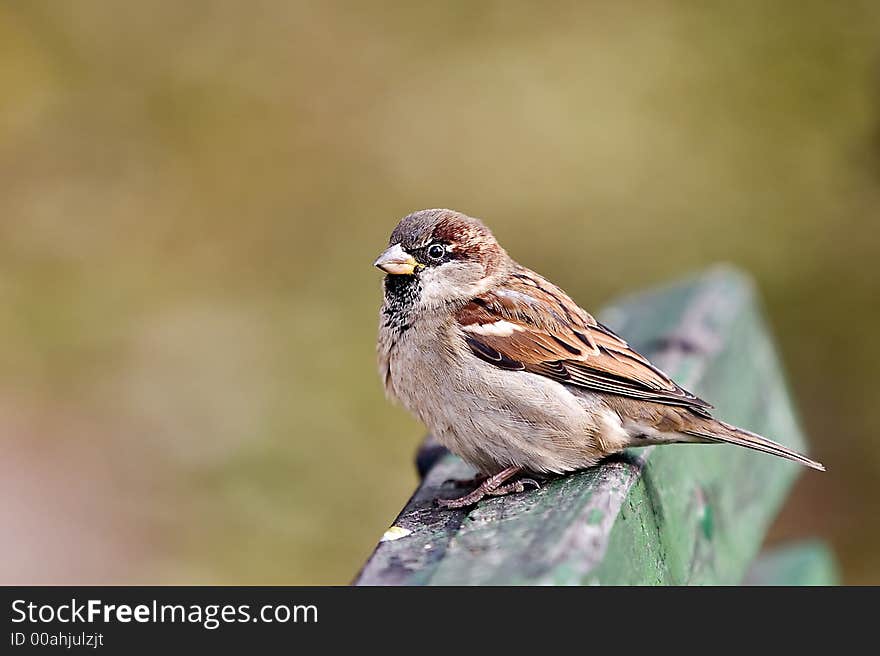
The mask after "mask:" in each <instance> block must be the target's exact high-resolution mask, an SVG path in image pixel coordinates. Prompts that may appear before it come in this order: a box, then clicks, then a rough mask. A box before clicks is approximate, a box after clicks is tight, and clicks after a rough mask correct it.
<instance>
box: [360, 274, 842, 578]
mask: <svg viewBox="0 0 880 656" xmlns="http://www.w3.org/2000/svg"><path fill="white" fill-rule="evenodd" d="M599 318H600V320H601V321H603V322H604V323H606V324H608V325H609V326H610V327H612V328H613V329H614V330H616V331H617V332H618V333H620V334H621V335H622V336H623V337H624V338H626V339H627V341H629V342H630V344H632V345H633V346H634V347H635V348H636V349H637V350H639V351H640V352H642V353H643V354H645V355H647V356H648V357H649V358H651V359H652V360H653V361H654V362H655V363H656V364H658V365H659V366H660V367H661V368H662V369H664V370H665V371H666V372H668V373H669V374H670V375H671V376H672V377H673V378H674V379H675V380H676V381H678V382H679V383H680V384H682V385H683V386H684V387H686V388H688V389H690V390H692V391H693V392H695V393H696V394H698V395H699V396H701V397H703V398H705V399H708V400H709V401H711V402H712V403H713V404H714V405H715V406H716V412H717V415H718V416H719V417H720V418H723V419H725V420H727V421H730V422H732V423H735V424H738V425H740V426H743V427H745V428H749V429H751V430H754V431H756V432H759V433H762V434H764V435H767V436H769V437H772V438H773V439H775V440H777V441H780V442H783V443H785V444H787V445H790V446H793V447H795V448H798V449H802V450H803V449H805V441H804V437H803V434H802V432H801V430H800V428H799V426H798V423H797V420H796V417H795V413H794V410H793V407H792V403H791V399H790V398H789V395H788V392H787V391H786V386H785V380H784V377H783V373H782V369H781V367H780V364H779V360H778V358H777V355H776V352H775V350H774V347H773V343H772V341H771V338H770V336H769V333H768V330H767V327H766V325H765V324H764V322H763V320H762V318H761V313H760V311H759V307H758V303H757V300H756V297H755V292H754V288H753V285H752V283H751V282H750V281H749V279H748V278H747V277H746V276H744V275H743V274H742V273H739V272H737V271H735V270H732V269H730V268H726V267H719V268H716V269H712V270H710V271H708V272H707V273H705V274H704V275H701V276H699V277H697V278H695V279H691V280H687V281H685V282H681V283H678V284H674V285H671V286H667V287H664V288H661V289H657V290H651V291H648V292H645V293H642V294H638V295H635V296H631V297H628V298H624V299H621V300H620V301H618V302H617V303H615V304H613V305H612V306H610V307H608V308H606V309H605V310H604V311H603V312H601V313H600V315H599ZM418 461H419V466H420V472H421V473H422V474H423V478H422V481H421V484H420V486H419V488H418V489H417V490H416V492H415V494H414V495H413V497H412V498H411V499H410V501H409V503H407V505H406V507H405V508H404V509H403V511H402V512H401V513H400V515H399V516H398V517H397V519H396V520H395V521H394V523H393V525H392V527H391V528H389V529H388V531H386V533H385V535H384V536H383V538H382V540H381V541H380V543H379V544H378V546H377V547H376V550H375V551H374V553H373V555H372V556H371V557H370V559H369V561H368V562H367V563H366V565H364V567H363V569H362V570H361V572H360V574H359V575H358V577H357V579H356V580H355V584H356V585H517V584H527V585H532V584H540V585H592V584H606V585H620V584H678V585H680V584H724V585H727V584H740V583H750V584H829V583H833V582H834V581H835V580H836V573H835V568H834V563H833V560H832V558H831V556H830V554H829V552H828V551H827V550H826V549H825V548H824V547H823V546H822V545H821V544H820V543H815V542H811V543H805V544H799V545H795V546H792V547H789V548H783V549H777V550H775V551H773V552H771V553H768V554H767V555H766V556H762V557H760V558H758V559H757V560H756V556H757V554H758V552H759V549H760V547H761V543H762V541H763V539H764V536H765V534H766V531H767V528H768V526H769V524H770V523H771V522H772V521H773V519H774V517H775V516H776V513H777V512H778V510H779V508H780V506H781V505H782V503H783V502H784V501H785V498H786V495H787V494H788V492H789V489H790V487H791V485H792V483H793V481H794V479H795V477H796V476H799V475H802V474H803V475H807V476H821V475H822V474H820V473H816V472H812V471H807V470H805V469H803V468H801V467H800V466H798V465H796V464H794V463H791V462H788V461H786V460H782V459H780V458H776V457H772V456H768V455H764V454H760V453H755V452H753V451H749V450H746V449H742V448H739V447H735V446H727V445H717V446H716V445H673V446H663V447H647V448H643V449H633V450H630V451H627V452H626V453H625V454H623V455H621V456H619V457H616V458H613V459H610V460H608V461H606V462H605V463H603V464H602V465H600V466H598V467H594V468H592V469H589V470H586V471H583V472H579V473H576V474H573V475H570V476H566V477H562V478H558V479H555V480H552V481H550V482H548V483H546V484H545V485H544V486H543V487H542V488H541V489H539V490H534V491H528V492H525V493H522V494H516V495H510V496H506V497H501V498H488V499H486V500H484V501H481V502H480V503H479V504H478V505H477V506H475V507H473V508H471V509H463V510H446V509H440V508H438V507H436V506H435V505H434V504H433V499H434V498H435V497H437V496H438V495H443V496H453V495H454V492H455V491H454V490H453V489H452V487H451V484H450V483H446V481H448V480H449V479H464V478H468V477H470V476H472V475H473V474H474V472H473V470H472V469H471V468H470V467H468V466H467V465H466V464H465V463H464V462H462V461H461V460H460V459H459V458H457V457H455V456H453V455H451V454H449V453H448V452H446V451H445V450H444V449H442V447H439V446H437V445H434V444H432V443H431V441H430V439H429V440H427V441H426V444H425V445H424V446H423V447H422V449H421V450H420V452H419V456H418Z"/></svg>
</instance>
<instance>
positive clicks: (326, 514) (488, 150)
mask: <svg viewBox="0 0 880 656" xmlns="http://www.w3.org/2000/svg"><path fill="white" fill-rule="evenodd" d="M415 5H417V6H415ZM0 186H2V190H0V448H2V457H0V524H2V526H3V530H2V534H3V539H2V540H0V581H2V582H3V583H16V582H17V583H21V582H25V583H38V582H47V583H277V584H281V583H296V584H307V583H346V582H348V581H350V580H351V578H352V577H353V575H354V574H355V572H356V571H357V569H358V568H359V566H360V565H361V564H362V562H363V561H364V559H365V558H366V557H367V555H368V554H369V552H370V550H371V548H372V546H373V544H374V543H375V540H376V538H377V537H378V536H379V535H381V533H382V532H383V530H384V529H385V528H386V526H387V525H388V523H389V522H390V521H391V520H392V519H393V518H394V516H395V513H396V511H397V510H399V509H400V507H401V506H402V505H403V502H404V500H405V499H406V498H407V496H408V494H409V492H410V491H411V490H412V489H413V487H414V485H415V482H416V478H415V473H414V470H413V467H412V464H411V462H412V455H413V452H414V449H415V447H416V445H417V443H418V441H419V440H420V438H421V434H422V428H421V427H420V425H419V424H418V423H417V422H416V421H415V420H413V419H411V418H410V417H409V416H408V415H407V414H406V413H405V412H404V411H403V410H402V409H400V408H395V407H393V406H391V405H389V404H387V403H386V402H385V400H384V398H383V395H382V390H381V387H380V384H379V381H378V378H377V376H376V373H375V365H374V343H375V331H376V324H377V308H378V305H379V302H380V290H379V286H380V276H379V274H378V272H377V271H375V270H373V269H372V267H371V262H372V260H373V258H374V257H375V255H376V254H377V253H378V252H379V250H380V249H381V248H382V247H383V246H384V244H385V242H386V239H387V235H388V233H389V231H390V230H391V228H392V227H393V226H394V224H395V223H396V221H397V219H398V218H399V217H401V216H402V215H404V214H406V213H408V212H410V211H412V210H414V209H419V208H424V207H452V208H456V209H460V210H462V211H465V212H467V213H469V214H472V215H475V216H479V217H482V218H484V219H485V220H486V221H487V222H488V223H489V224H490V225H491V226H492V227H493V229H494V230H495V232H496V234H497V235H498V237H499V239H500V240H501V241H502V243H503V244H505V245H506V247H507V248H508V250H509V251H510V252H511V254H513V255H514V257H516V258H517V259H519V260H520V261H522V262H523V263H525V264H527V265H528V266H530V267H532V268H535V269H538V270H540V271H541V272H543V273H545V274H546V275H548V276H549V277H551V278H552V279H553V280H554V281H556V282H557V283H559V284H560V285H561V286H563V287H564V288H566V289H567V290H568V291H570V292H571V293H572V294H573V296H574V297H575V298H576V299H577V300H578V301H580V302H581V303H582V304H584V305H585V306H586V307H588V308H592V309H598V308H600V307H601V306H602V304H603V303H604V302H606V301H608V300H610V299H611V298H612V297H614V296H615V295H617V294H621V293H624V292H627V291H632V290H635V289H638V288H642V287H646V286H650V285H655V284H658V283H661V282H665V281H668V280H670V279H673V278H676V277H680V276H682V275H686V274H688V273H692V272H694V271H697V270H700V269H702V268H704V267H706V266H709V265H711V264H712V263H715V262H719V261H724V262H730V263H733V264H735V265H737V266H739V267H742V268H744V269H746V270H748V271H749V272H751V274H753V275H754V276H755V278H756V279H757V282H758V285H759V290H760V293H761V295H762V299H763V302H764V305H765V309H766V312H767V315H768V317H769V322H770V324H771V326H772V327H773V330H774V333H775V335H776V338H777V340H778V343H779V344H780V347H781V349H782V356H783V359H784V362H785V364H786V367H787V371H788V376H789V379H790V382H791V385H792V387H793V391H794V396H795V398H796V399H797V402H798V405H799V407H800V410H801V412H802V416H803V421H804V424H805V426H806V428H807V432H808V434H809V436H810V440H811V443H812V445H813V452H814V453H815V454H816V455H817V456H818V457H819V459H821V460H823V461H824V462H825V463H826V464H828V466H829V470H830V471H829V473H828V474H827V475H824V476H819V475H806V476H803V477H802V478H801V479H800V483H799V484H798V486H797V488H796V491H795V494H794V495H793V497H792V499H791V502H790V503H789V504H788V506H787V507H786V509H785V510H784V512H783V514H782V516H781V517H780V519H779V521H778V522H777V525H776V526H775V527H774V529H773V533H772V539H776V540H779V539H783V538H787V537H796V536H810V535H818V536H822V537H824V538H826V539H828V540H830V541H831V543H832V544H833V546H834V548H835V551H836V553H837V555H838V557H839V559H840V561H841V563H842V569H843V575H844V578H845V580H846V581H847V582H850V583H875V584H876V583H880V556H878V555H877V554H878V553H880V524H878V517H880V500H878V499H880V495H878V494H877V483H878V473H880V437H878V430H877V429H878V421H877V417H878V412H880V407H878V401H880V398H878V390H880V384H878V379H880V339H878V338H877V325H878V321H880V276H878V260H880V236H878V232H880V216H878V201H880V4H878V3H877V2H871V1H865V2H856V1H849V2H841V3H832V2H774V3H765V2H759V1H755V2H737V3H723V2H717V3H694V2H660V1H658V2H642V3H607V2H552V3H519V2H480V3H474V2H468V1H456V2H445V3H406V2H397V3H370V4H369V5H368V4H367V3H350V4H339V3H327V2H280V1H279V2H265V1H260V0H257V1H252V2H202V1H196V2H172V1H171V0H168V1H166V2H153V1H147V2H137V3H125V4H124V5H122V4H120V3H116V2H110V1H109V0H108V1H102V2H98V1H89V0H79V1H78V2H75V3H74V2H40V1H35V0H2V2H0Z"/></svg>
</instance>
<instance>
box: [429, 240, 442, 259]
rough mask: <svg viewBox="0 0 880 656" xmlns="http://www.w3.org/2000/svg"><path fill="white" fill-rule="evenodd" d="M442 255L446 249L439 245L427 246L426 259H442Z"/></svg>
mask: <svg viewBox="0 0 880 656" xmlns="http://www.w3.org/2000/svg"><path fill="white" fill-rule="evenodd" d="M444 253H446V249H445V248H443V246H442V245H440V244H431V245H430V246H428V257H430V258H431V259H432V260H439V259H442V257H443V254H444Z"/></svg>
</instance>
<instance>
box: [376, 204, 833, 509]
mask: <svg viewBox="0 0 880 656" xmlns="http://www.w3.org/2000/svg"><path fill="white" fill-rule="evenodd" d="M374 266H376V267H378V268H379V269H380V270H382V271H383V272H384V273H385V278H384V281H383V300H382V306H381V309H380V311H379V334H378V340H377V359H378V368H379V374H380V377H381V379H382V382H383V384H384V388H385V393H386V396H387V397H388V398H390V399H391V400H392V401H396V402H399V403H400V404H402V405H403V407H404V408H406V409H407V410H409V411H410V412H411V413H412V414H413V415H415V416H416V417H417V418H418V419H419V420H420V421H421V422H422V423H424V424H425V426H426V427H427V429H428V430H429V431H430V433H431V434H432V435H433V436H434V437H435V438H436V439H437V440H438V441H439V442H440V443H441V444H442V445H443V446H445V447H446V448H448V449H449V450H450V451H451V452H452V453H455V454H456V455H458V456H460V457H461V458H462V459H463V460H465V461H466V462H467V463H469V464H470V465H471V466H473V467H474V468H475V469H476V470H477V471H478V472H479V474H478V476H477V477H475V479H474V481H473V482H474V484H475V485H476V487H474V489H473V490H471V491H470V492H468V493H466V494H464V495H462V496H459V497H457V498H453V499H437V500H436V501H437V503H438V504H439V505H440V506H443V507H446V508H463V507H466V506H471V505H473V504H475V503H477V502H478V501H480V500H481V499H483V498H484V497H486V496H501V495H505V494H510V493H517V492H523V491H525V490H526V489H527V488H529V487H539V483H538V482H537V481H536V480H535V478H546V477H549V476H554V475H565V474H568V473H571V472H574V471H578V470H582V469H586V468H589V467H592V466H595V465H596V464H598V463H599V462H600V461H602V460H603V459H604V458H606V457H608V456H610V455H612V454H615V453H618V452H620V451H622V450H624V449H626V448H629V447H641V446H647V445H654V444H674V443H700V444H711V443H729V444H735V445H738V446H742V447H747V448H750V449H755V450H757V451H762V452H764V453H769V454H772V455H776V456H781V457H783V458H787V459H789V460H793V461H795V462H798V463H801V464H802V465H805V466H807V467H811V468H813V469H816V470H820V471H824V469H825V467H824V466H823V465H822V464H821V463H819V462H817V461H815V460H812V459H810V458H808V457H807V456H805V455H803V454H801V453H798V452H797V451H794V450H792V449H790V448H788V447H786V446H784V445H782V444H778V443H777V442H774V441H772V440H770V439H768V438H766V437H763V436H761V435H758V434H756V433H752V432H751V431H748V430H745V429H743V428H738V427H736V426H733V425H731V424H728V423H726V422H724V421H721V420H720V419H716V418H715V417H713V414H712V409H713V407H712V406H711V405H710V404H709V403H707V402H706V401H704V400H702V399H700V398H698V397H697V396H695V395H694V394H692V393H691V392H689V391H687V390H685V389H683V388H682V387H681V386H679V385H678V384H677V383H676V382H675V381H673V380H672V378H670V377H669V376H668V375H667V374H665V373H664V372H663V371H661V370H660V369H659V368H658V367H656V366H655V365H653V364H652V363H651V362H650V361H649V360H648V359H647V358H645V357H644V356H642V355H641V354H639V353H638V352H636V351H635V350H634V349H633V348H632V347H630V346H629V345H628V344H627V342H626V341H625V340H624V339H623V338H621V337H620V336H618V335H617V334H616V333H615V332H614V331H612V330H611V329H610V328H608V327H607V326H605V325H603V324H602V323H600V322H599V321H597V320H596V319H595V318H594V317H593V316H592V315H591V314H589V313H588V312H587V311H586V310H584V309H583V308H581V307H580V306H579V305H578V304H577V303H575V302H574V301H573V300H572V299H571V298H570V297H569V295H568V294H566V293H565V292H564V291H563V290H562V289H560V288H559V287H558V286H556V285H555V284H553V283H552V282H550V281H549V280H547V279H546V278H545V277H543V276H541V275H540V274H538V273H536V272H534V271H532V270H530V269H528V268H526V267H524V266H522V265H520V264H519V263H517V262H516V261H515V260H514V259H513V258H512V257H511V256H510V255H508V253H507V252H506V251H505V250H504V248H502V246H501V245H500V244H499V243H498V241H497V240H496V238H495V237H494V235H493V234H492V232H491V230H490V229H489V228H488V227H487V226H486V225H485V224H484V223H483V222H482V221H481V220H479V219H476V218H473V217H470V216H467V215H465V214H462V213H460V212H457V211H454V210H450V209H426V210H420V211H417V212H413V213H412V214H409V215H407V216H405V217H404V218H403V219H401V220H400V222H399V223H398V224H397V227H395V228H394V230H393V231H392V233H391V238H390V240H389V242H388V248H387V249H386V250H385V251H384V252H383V253H382V254H381V255H380V256H379V257H378V259H376V261H375V262H374Z"/></svg>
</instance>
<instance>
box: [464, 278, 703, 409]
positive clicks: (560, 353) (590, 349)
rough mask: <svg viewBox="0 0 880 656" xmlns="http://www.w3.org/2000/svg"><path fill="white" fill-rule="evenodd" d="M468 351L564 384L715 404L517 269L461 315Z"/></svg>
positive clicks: (668, 401)
mask: <svg viewBox="0 0 880 656" xmlns="http://www.w3.org/2000/svg"><path fill="white" fill-rule="evenodd" d="M456 318H457V320H458V323H459V325H460V327H461V329H462V331H463V333H464V335H465V340H466V342H467V344H468V346H469V347H470V348H471V351H472V352H473V353H474V354H475V355H476V356H477V357H479V358H481V359H483V360H485V361H487V362H490V363H492V364H494V365H496V366H498V367H501V368H503V369H509V370H525V371H529V372H532V373H535V374H539V375H542V376H546V377H548V378H551V379H553V380H557V381H559V382H561V383H564V384H567V385H573V386H577V387H582V388H585V389H589V390H593V391H596V392H603V393H607V394H618V395H622V396H628V397H631V398H635V399H642V400H646V401H654V402H657V403H665V404H668V405H677V406H684V407H687V408H689V409H690V410H692V411H694V412H696V413H698V414H701V415H704V416H708V410H709V409H710V408H711V407H712V406H711V405H709V404H708V403H706V402H705V401H703V400H702V399H699V398H697V397H696V396H694V395H693V394H691V393H690V392H688V391H686V390H684V389H682V388H681V387H679V386H678V385H677V384H676V383H675V382H674V381H673V380H672V379H670V378H669V376H667V375H666V374H664V373H663V372H662V371H660V370H659V369H657V368H656V367H655V366H654V365H652V364H651V363H650V362H648V360H647V359H646V358H645V357H644V356H642V355H641V354H639V353H637V352H636V351H634V350H633V349H631V348H630V347H629V345H628V344H627V343H626V342H625V341H624V340H623V339H621V338H620V337H619V336H618V335H616V334H615V333H614V332H613V331H612V330H610V329H609V328H608V327H607V326H604V325H602V324H600V323H599V322H598V321H596V320H595V319H594V318H593V317H592V316H590V315H589V314H588V313H587V312H585V311H584V310H583V309H582V308H580V307H579V306H578V305H577V304H575V303H574V301H572V300H571V299H570V298H569V297H568V296H567V295H566V294H565V292H563V291H562V290H561V289H559V288H558V287H556V286H555V285H553V284H552V283H549V282H548V281H546V280H544V279H543V278H541V277H540V276H539V275H537V274H536V273H534V272H532V271H529V270H528V269H524V268H520V269H518V270H517V272H516V273H515V274H514V275H513V276H512V277H511V279H510V280H509V282H508V283H507V284H506V285H505V286H504V287H502V288H500V289H496V290H493V291H491V292H487V293H486V294H484V295H482V296H480V297H478V298H476V299H474V300H473V301H471V302H470V303H469V304H468V305H467V306H465V307H464V308H463V309H462V310H461V311H459V313H458V315H457V317H456Z"/></svg>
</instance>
